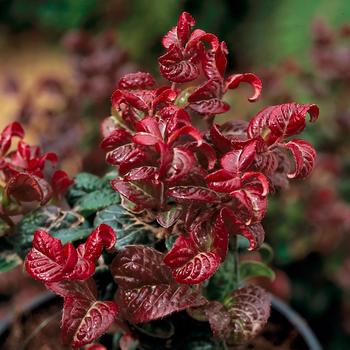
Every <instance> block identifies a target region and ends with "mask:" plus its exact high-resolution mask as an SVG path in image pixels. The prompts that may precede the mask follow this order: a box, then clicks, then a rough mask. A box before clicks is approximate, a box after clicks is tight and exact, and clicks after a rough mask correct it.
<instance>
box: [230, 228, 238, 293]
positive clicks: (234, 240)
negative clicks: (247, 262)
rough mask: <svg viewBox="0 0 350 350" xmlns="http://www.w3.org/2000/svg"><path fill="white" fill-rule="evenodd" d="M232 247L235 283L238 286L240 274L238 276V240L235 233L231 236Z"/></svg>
mask: <svg viewBox="0 0 350 350" xmlns="http://www.w3.org/2000/svg"><path fill="white" fill-rule="evenodd" d="M232 248H233V261H234V277H235V284H236V286H237V287H238V286H239V284H240V276H239V253H238V240H237V236H236V235H234V236H233V238H232Z"/></svg>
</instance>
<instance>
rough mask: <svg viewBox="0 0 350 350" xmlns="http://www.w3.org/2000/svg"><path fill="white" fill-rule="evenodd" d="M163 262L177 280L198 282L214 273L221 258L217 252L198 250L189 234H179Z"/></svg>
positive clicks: (190, 282)
mask: <svg viewBox="0 0 350 350" xmlns="http://www.w3.org/2000/svg"><path fill="white" fill-rule="evenodd" d="M164 263H165V264H166V265H168V266H169V267H170V268H171V269H172V270H173V276H174V278H175V280H176V281H177V282H179V283H185V284H198V283H201V282H203V281H205V280H206V279H208V278H209V277H210V276H212V275H213V274H214V273H215V271H216V270H217V269H218V268H219V266H220V263H221V259H220V257H219V255H218V254H215V253H212V252H210V251H209V252H205V251H204V252H202V251H200V250H199V248H198V247H197V246H196V243H195V241H194V239H193V238H192V237H191V236H190V237H185V236H183V235H181V236H179V238H178V239H177V240H176V242H175V243H174V245H173V247H172V249H171V251H170V252H169V253H168V254H167V255H166V256H165V258H164Z"/></svg>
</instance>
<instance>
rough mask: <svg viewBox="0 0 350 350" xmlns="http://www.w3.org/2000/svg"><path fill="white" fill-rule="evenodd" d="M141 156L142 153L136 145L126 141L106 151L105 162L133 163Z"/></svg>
mask: <svg viewBox="0 0 350 350" xmlns="http://www.w3.org/2000/svg"><path fill="white" fill-rule="evenodd" d="M143 158H144V154H143V152H142V151H141V150H140V149H139V148H138V147H137V145H135V144H133V143H127V144H125V145H123V146H119V147H118V148H116V149H114V150H113V151H110V152H108V154H107V157H106V162H107V163H109V164H111V165H120V164H121V163H135V162H137V161H140V160H142V159H143Z"/></svg>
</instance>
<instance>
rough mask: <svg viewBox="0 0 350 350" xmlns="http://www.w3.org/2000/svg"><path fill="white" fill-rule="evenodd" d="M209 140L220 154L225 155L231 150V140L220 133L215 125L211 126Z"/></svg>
mask: <svg viewBox="0 0 350 350" xmlns="http://www.w3.org/2000/svg"><path fill="white" fill-rule="evenodd" d="M210 138H211V141H212V142H213V144H214V146H215V147H216V148H217V149H218V150H220V151H221V152H222V153H226V152H228V151H229V150H230V149H231V148H232V143H231V140H230V139H229V138H228V137H226V136H225V135H224V134H223V133H222V132H221V131H220V129H219V125H217V124H213V125H212V127H211V128H210Z"/></svg>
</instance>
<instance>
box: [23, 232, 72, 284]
mask: <svg viewBox="0 0 350 350" xmlns="http://www.w3.org/2000/svg"><path fill="white" fill-rule="evenodd" d="M77 260H78V256H77V253H76V251H75V249H74V247H72V246H71V245H67V246H65V249H64V248H63V246H62V243H61V241H60V240H58V239H57V238H54V237H52V236H50V235H49V234H48V233H46V232H45V231H36V232H35V234H34V239H33V248H32V250H31V251H30V252H29V254H28V255H27V257H26V260H25V267H26V270H27V272H28V273H29V274H30V275H31V276H32V277H33V278H35V279H37V280H39V281H43V282H58V281H60V280H62V279H64V277H65V276H66V274H67V273H69V272H71V271H72V270H73V269H74V267H75V264H76V263H77Z"/></svg>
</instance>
